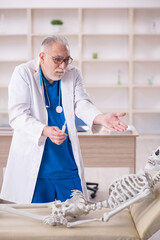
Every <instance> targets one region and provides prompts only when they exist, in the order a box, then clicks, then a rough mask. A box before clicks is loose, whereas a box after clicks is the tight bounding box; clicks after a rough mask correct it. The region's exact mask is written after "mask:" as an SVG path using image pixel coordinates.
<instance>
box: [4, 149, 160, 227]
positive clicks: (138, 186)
mask: <svg viewBox="0 0 160 240" xmlns="http://www.w3.org/2000/svg"><path fill="white" fill-rule="evenodd" d="M146 169H147V170H156V171H157V170H160V147H159V148H157V149H156V151H154V152H152V154H151V156H150V157H149V158H148V162H147V164H146ZM159 181H160V171H159V172H158V174H157V175H156V176H155V177H152V176H151V174H149V173H148V172H146V171H143V170H141V171H140V172H139V173H138V174H128V175H124V176H123V177H121V178H119V179H116V180H115V181H114V182H113V183H112V184H111V185H110V187H109V198H108V201H107V200H105V201H102V202H97V203H96V202H91V201H87V200H86V199H85V198H84V196H83V194H82V193H81V192H80V191H78V190H74V191H73V192H72V195H71V199H67V200H66V201H65V202H61V201H54V202H50V203H43V204H1V205H0V210H2V211H7V212H10V213H14V214H18V215H22V216H26V217H30V218H32V219H36V220H39V221H41V222H44V223H45V224H49V225H52V226H56V225H65V226H67V227H72V226H74V225H78V224H81V223H86V222H92V221H101V222H107V221H108V220H109V219H110V218H111V217H112V216H113V215H115V214H116V213H118V212H119V211H121V210H123V209H124V208H126V207H129V206H130V205H131V204H133V203H135V202H137V201H140V200H141V199H143V198H146V197H147V196H149V195H150V194H151V193H152V191H153V189H154V186H155V184H156V183H157V182H159ZM39 207H48V208H51V209H52V212H51V214H50V215H48V216H40V215H36V214H32V213H29V212H26V211H23V210H21V208H39ZM106 207H109V211H108V212H105V213H104V214H103V216H102V217H101V218H94V219H88V220H79V221H74V222H69V221H68V219H67V217H73V218H77V217H79V216H81V215H86V214H89V212H90V211H91V210H93V211H95V210H97V209H101V208H106Z"/></svg>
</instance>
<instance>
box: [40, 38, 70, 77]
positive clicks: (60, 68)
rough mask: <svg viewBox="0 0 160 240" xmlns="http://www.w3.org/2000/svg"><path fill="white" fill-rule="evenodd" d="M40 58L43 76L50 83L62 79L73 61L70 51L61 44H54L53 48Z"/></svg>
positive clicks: (42, 53)
mask: <svg viewBox="0 0 160 240" xmlns="http://www.w3.org/2000/svg"><path fill="white" fill-rule="evenodd" d="M39 57H40V64H41V68H42V71H43V74H44V76H45V77H46V78H47V80H48V81H49V82H52V81H56V80H59V79H61V78H62V76H63V75H64V73H65V70H66V68H67V66H68V64H69V63H70V62H71V61H72V59H71V57H70V55H69V49H67V47H66V46H64V45H63V44H61V43H54V44H53V45H52V47H51V48H49V49H48V50H46V51H45V52H41V53H40V54H39Z"/></svg>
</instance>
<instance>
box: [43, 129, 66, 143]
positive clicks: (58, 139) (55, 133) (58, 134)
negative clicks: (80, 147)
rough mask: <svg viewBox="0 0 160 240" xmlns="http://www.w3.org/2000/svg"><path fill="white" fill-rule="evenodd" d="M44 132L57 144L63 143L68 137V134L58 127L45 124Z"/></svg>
mask: <svg viewBox="0 0 160 240" xmlns="http://www.w3.org/2000/svg"><path fill="white" fill-rule="evenodd" d="M42 134H43V135H44V136H46V137H49V138H50V140H51V141H52V142H53V143H55V144H57V145H61V144H62V143H63V142H64V140H65V139H66V137H67V134H66V133H63V132H62V131H61V130H60V129H59V128H58V127H48V126H45V127H44V129H43V132H42Z"/></svg>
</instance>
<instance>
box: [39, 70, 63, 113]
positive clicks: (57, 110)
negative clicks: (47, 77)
mask: <svg viewBox="0 0 160 240" xmlns="http://www.w3.org/2000/svg"><path fill="white" fill-rule="evenodd" d="M39 71H40V85H41V87H42V86H43V87H44V89H45V93H46V97H47V103H48V104H47V103H46V108H50V107H51V103H50V100H49V96H48V92H47V86H46V83H45V82H44V81H43V74H42V69H41V66H39ZM62 111H63V109H62V107H61V80H59V101H58V106H57V107H56V112H57V113H62Z"/></svg>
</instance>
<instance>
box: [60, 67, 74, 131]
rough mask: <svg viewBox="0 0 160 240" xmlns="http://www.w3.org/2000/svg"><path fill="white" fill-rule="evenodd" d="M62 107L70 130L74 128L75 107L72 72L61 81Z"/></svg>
mask: <svg viewBox="0 0 160 240" xmlns="http://www.w3.org/2000/svg"><path fill="white" fill-rule="evenodd" d="M61 93H62V105H63V109H64V115H65V119H66V122H67V126H68V129H72V128H73V126H74V123H73V121H74V106H73V75H72V74H70V70H68V71H66V73H65V75H64V76H63V77H62V79H61Z"/></svg>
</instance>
